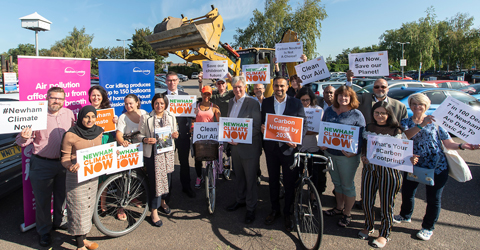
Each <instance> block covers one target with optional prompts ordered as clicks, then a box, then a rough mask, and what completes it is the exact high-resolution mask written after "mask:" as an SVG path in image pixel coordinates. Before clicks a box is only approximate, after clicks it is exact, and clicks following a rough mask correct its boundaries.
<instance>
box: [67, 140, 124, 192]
mask: <svg viewBox="0 0 480 250" xmlns="http://www.w3.org/2000/svg"><path fill="white" fill-rule="evenodd" d="M116 144H117V143H116V142H111V143H107V144H103V145H100V146H95V147H90V148H85V149H80V150H77V153H76V154H77V162H78V164H80V168H78V170H77V177H78V183H80V182H83V181H86V180H89V179H92V178H95V177H98V176H100V175H104V174H108V173H109V172H110V171H112V170H113V169H115V168H116V165H117V150H116Z"/></svg>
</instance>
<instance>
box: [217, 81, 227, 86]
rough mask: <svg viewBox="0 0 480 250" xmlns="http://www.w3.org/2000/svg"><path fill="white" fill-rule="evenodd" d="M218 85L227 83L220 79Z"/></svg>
mask: <svg viewBox="0 0 480 250" xmlns="http://www.w3.org/2000/svg"><path fill="white" fill-rule="evenodd" d="M217 84H218V85H222V84H225V82H224V81H220V82H217Z"/></svg>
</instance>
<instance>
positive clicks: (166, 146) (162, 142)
mask: <svg viewBox="0 0 480 250" xmlns="http://www.w3.org/2000/svg"><path fill="white" fill-rule="evenodd" d="M155 138H156V139H157V144H156V148H157V154H160V153H165V152H168V151H173V150H175V149H174V148H173V139H172V128H171V127H170V126H168V127H163V128H155Z"/></svg>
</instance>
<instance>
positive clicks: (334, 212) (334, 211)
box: [324, 207, 343, 216]
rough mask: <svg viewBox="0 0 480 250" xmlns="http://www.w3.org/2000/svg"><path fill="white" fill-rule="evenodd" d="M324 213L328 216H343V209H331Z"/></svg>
mask: <svg viewBox="0 0 480 250" xmlns="http://www.w3.org/2000/svg"><path fill="white" fill-rule="evenodd" d="M324 213H325V214H326V215H328V216H335V215H341V214H343V209H342V210H340V209H338V208H336V207H334V208H332V209H330V210H327V211H324Z"/></svg>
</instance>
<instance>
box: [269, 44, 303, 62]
mask: <svg viewBox="0 0 480 250" xmlns="http://www.w3.org/2000/svg"><path fill="white" fill-rule="evenodd" d="M302 55H303V43H302V42H293V43H277V44H275V58H276V59H277V63H287V62H302V61H303V60H302V58H300V57H301V56H302Z"/></svg>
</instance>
